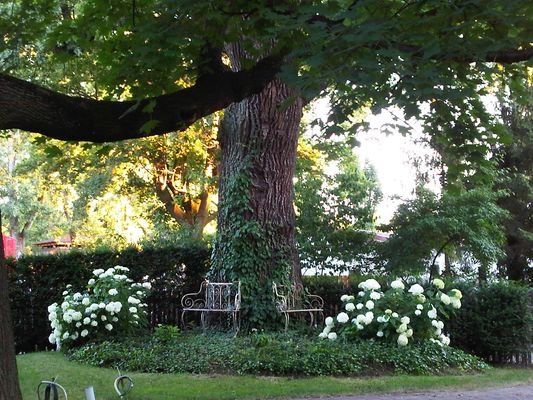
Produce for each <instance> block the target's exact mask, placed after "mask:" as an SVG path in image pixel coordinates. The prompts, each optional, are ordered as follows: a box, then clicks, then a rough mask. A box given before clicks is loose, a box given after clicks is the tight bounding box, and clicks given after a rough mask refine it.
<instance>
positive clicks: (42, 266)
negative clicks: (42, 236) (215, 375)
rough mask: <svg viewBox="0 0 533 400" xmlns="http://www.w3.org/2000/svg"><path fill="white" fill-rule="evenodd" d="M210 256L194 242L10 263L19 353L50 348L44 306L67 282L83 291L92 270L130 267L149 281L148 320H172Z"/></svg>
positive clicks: (134, 276) (139, 278) (58, 297)
mask: <svg viewBox="0 0 533 400" xmlns="http://www.w3.org/2000/svg"><path fill="white" fill-rule="evenodd" d="M209 257H210V250H209V249H208V248H206V247H201V246H198V247H194V246H193V247H182V248H179V247H176V248H163V249H156V248H149V249H144V250H137V249H128V250H125V251H122V252H111V251H105V252H94V253H82V252H72V253H65V254H59V255H54V256H27V257H22V258H20V259H18V260H16V261H11V262H10V264H9V269H10V282H9V286H10V293H9V295H10V299H11V306H12V310H13V321H14V329H15V341H16V348H17V352H21V351H23V352H26V351H33V350H35V349H44V348H46V347H50V344H49V342H48V334H49V333H50V329H49V322H48V312H47V307H48V306H49V305H50V304H52V303H54V302H60V301H61V300H62V295H61V293H62V292H63V290H64V288H65V287H66V286H67V285H68V284H71V285H72V287H73V288H74V289H75V290H82V289H84V288H85V287H86V283H87V281H88V280H89V279H90V278H91V276H92V271H93V270H94V269H96V268H104V269H107V268H110V267H114V266H116V265H121V266H124V267H127V268H129V270H130V277H131V278H132V279H133V280H135V281H142V280H143V278H144V277H147V279H148V280H149V282H150V283H151V285H152V294H151V296H150V297H149V298H148V299H147V303H148V310H149V317H150V321H149V322H150V324H151V325H152V326H155V325H157V324H159V323H175V322H176V321H177V317H178V315H179V310H178V307H179V300H180V298H181V296H182V295H183V294H184V293H187V292H191V291H196V290H198V287H199V286H200V282H201V280H202V278H203V277H204V276H205V274H206V272H207V270H208V267H209Z"/></svg>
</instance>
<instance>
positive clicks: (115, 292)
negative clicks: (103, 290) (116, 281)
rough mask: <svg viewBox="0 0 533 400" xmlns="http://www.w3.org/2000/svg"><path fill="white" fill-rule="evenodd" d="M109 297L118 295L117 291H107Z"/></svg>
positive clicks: (113, 289)
mask: <svg viewBox="0 0 533 400" xmlns="http://www.w3.org/2000/svg"><path fill="white" fill-rule="evenodd" d="M108 293H109V295H110V296H116V295H117V294H118V290H117V289H115V288H112V289H109V291H108Z"/></svg>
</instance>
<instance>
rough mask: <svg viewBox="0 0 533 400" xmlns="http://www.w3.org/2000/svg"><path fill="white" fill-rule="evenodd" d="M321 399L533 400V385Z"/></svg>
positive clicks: (311, 398) (312, 399)
mask: <svg viewBox="0 0 533 400" xmlns="http://www.w3.org/2000/svg"><path fill="white" fill-rule="evenodd" d="M320 398H321V399H327V400H425V399H428V400H455V399H457V400H531V399H533V385H516V386H508V387H495V388H484V389H477V390H463V391H457V390H439V391H428V392H412V393H387V394H380V395H363V396H328V397H320ZM316 399H317V398H316V397H314V398H313V397H306V398H302V399H299V400H316Z"/></svg>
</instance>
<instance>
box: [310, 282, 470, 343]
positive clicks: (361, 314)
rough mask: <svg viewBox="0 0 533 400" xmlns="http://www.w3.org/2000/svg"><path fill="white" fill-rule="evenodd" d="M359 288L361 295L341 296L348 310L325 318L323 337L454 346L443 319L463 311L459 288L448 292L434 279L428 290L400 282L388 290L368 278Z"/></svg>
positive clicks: (392, 283)
mask: <svg viewBox="0 0 533 400" xmlns="http://www.w3.org/2000/svg"><path fill="white" fill-rule="evenodd" d="M358 288H359V289H360V291H359V293H357V295H353V296H352V295H346V294H345V295H343V296H342V297H341V301H342V303H343V308H344V311H342V312H340V313H339V314H338V315H337V316H336V317H335V318H333V317H327V318H326V319H325V327H324V330H323V331H322V332H321V333H320V335H319V337H320V338H323V339H330V340H336V339H337V337H338V336H340V335H342V336H343V337H345V338H347V339H353V338H361V339H373V340H383V341H388V342H395V343H397V344H398V345H399V346H406V345H408V344H409V343H412V342H416V341H418V342H420V341H424V340H430V341H433V342H436V343H438V344H440V345H443V346H444V345H449V344H450V338H449V336H447V335H446V334H445V333H444V322H443V321H442V319H446V318H448V316H449V313H450V312H452V311H453V310H455V309H459V308H461V298H462V294H461V292H460V291H459V290H457V289H451V290H449V291H447V292H445V291H444V290H445V283H444V281H442V280H441V279H438V278H437V279H434V280H433V281H432V282H431V283H430V284H429V285H428V286H427V287H426V288H424V287H423V286H422V285H420V284H418V283H415V284H412V285H407V284H405V283H404V282H403V281H402V280H401V279H396V280H394V281H392V282H391V283H390V287H389V288H388V289H386V290H384V289H383V288H382V287H381V285H380V284H379V282H377V281H376V280H375V279H367V280H366V281H364V282H361V283H360V284H359V285H358Z"/></svg>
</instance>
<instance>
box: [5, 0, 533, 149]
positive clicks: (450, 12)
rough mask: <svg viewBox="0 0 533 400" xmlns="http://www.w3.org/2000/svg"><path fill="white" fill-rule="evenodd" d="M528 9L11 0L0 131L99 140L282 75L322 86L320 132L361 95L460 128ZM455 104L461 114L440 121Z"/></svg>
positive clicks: (178, 117)
mask: <svg viewBox="0 0 533 400" xmlns="http://www.w3.org/2000/svg"><path fill="white" fill-rule="evenodd" d="M532 7H533V6H532V5H531V2H529V1H525V0H517V1H512V2H505V3H502V2H501V1H496V0H491V1H469V2H462V1H443V0H432V1H413V2H405V1H400V0H387V1H382V2H374V1H368V0H366V1H361V0H360V1H347V0H330V1H312V0H311V1H296V0H286V1H260V0H255V1H234V2H228V3H225V4H223V5H221V4H220V2H219V1H216V0H212V1H202V2H197V1H190V0H167V1H155V0H140V1H134V2H132V1H130V0H122V1H114V2H113V3H112V4H110V3H109V2H99V1H96V2H94V1H75V2H73V1H70V2H69V1H63V0H56V1H44V0H32V1H27V0H13V1H11V2H8V3H4V4H3V5H1V6H0V13H1V14H0V15H1V16H0V30H1V31H2V32H5V33H4V35H3V43H2V50H1V52H0V55H1V56H0V60H1V61H2V64H1V67H0V73H1V74H0V128H3V129H7V128H20V129H25V130H29V131H35V132H41V133H43V134H45V135H48V136H51V137H56V138H60V139H64V140H87V141H95V142H102V141H115V140H121V139H127V138H136V137H142V136H146V135H155V134H160V133H166V132H170V131H174V130H177V129H184V128H186V127H187V126H189V125H190V124H191V123H193V122H194V121H195V120H197V119H198V118H201V117H203V116H205V115H209V114H211V113H212V112H214V111H215V110H218V109H222V108H224V107H226V106H227V105H229V104H230V103H232V102H236V101H239V100H242V99H243V98H245V97H247V96H249V95H251V94H253V93H258V92H259V91H260V90H262V89H263V88H264V87H265V85H266V84H267V83H268V82H270V81H271V80H272V79H273V78H274V77H275V76H276V75H278V76H281V77H282V78H283V79H284V80H285V81H286V82H288V83H290V84H291V85H292V86H295V87H298V88H299V90H300V91H301V93H302V94H303V95H304V97H306V98H312V97H314V96H316V95H318V94H319V93H324V92H329V93H330V94H331V96H332V105H333V109H332V113H331V116H330V120H329V121H327V122H326V124H325V125H326V126H325V128H327V131H328V132H329V133H332V132H334V131H335V130H336V129H338V128H336V127H337V122H338V121H340V120H345V119H346V118H348V117H349V116H350V115H351V113H352V112H353V110H355V109H357V108H359V107H361V106H370V107H373V108H374V109H378V108H379V107H382V106H385V105H390V104H398V105H400V106H402V108H404V110H405V111H406V114H407V116H408V117H409V116H414V115H416V116H421V115H424V114H426V116H429V115H430V114H431V115H432V116H433V119H434V120H433V123H435V122H436V121H435V118H436V116H439V118H440V123H439V125H440V128H439V129H440V130H441V132H440V133H441V134H442V135H443V136H445V135H444V130H445V128H446V125H448V126H447V128H448V131H453V130H454V129H455V130H460V131H461V135H467V132H472V131H473V130H479V126H480V124H481V122H482V121H480V117H482V116H483V115H482V114H483V107H482V105H481V104H480V102H479V96H480V95H481V94H483V92H484V89H483V86H484V83H483V77H486V76H487V75H488V74H491V73H493V69H492V67H491V65H494V64H495V63H499V64H509V63H515V62H520V61H527V60H530V59H531V57H532V56H533V47H532V46H531V43H530V42H531V41H530V38H531V36H532V32H531V30H532V28H531V26H532V25H533V24H531V15H533V10H532ZM20 26H24V29H23V30H21V29H18V28H17V27H20ZM237 41H238V42H239V43H240V45H241V46H242V47H243V48H244V50H245V51H246V52H247V54H248V57H247V58H246V60H243V61H242V64H243V65H240V66H239V67H240V69H241V70H240V71H238V72H231V71H230V69H229V68H228V65H227V64H228V63H229V62H228V59H227V57H226V56H225V54H224V45H225V44H227V43H232V42H237ZM487 63H489V64H487ZM42 69H48V70H49V71H50V72H49V73H43V72H42ZM36 70H40V71H41V72H40V73H39V74H36V73H35V71H36ZM19 78H21V79H23V80H21V79H19ZM58 78H59V79H58ZM55 82H60V84H59V85H58V84H56V83H55ZM44 87H49V88H51V89H53V90H54V91H51V90H49V89H45V88H44ZM66 94H68V95H69V96H66ZM120 100H122V101H120ZM424 103H430V104H431V108H430V111H429V112H428V111H427V109H424V107H423V106H422V105H423V104H424ZM425 110H426V111H425ZM460 113H462V114H463V115H465V116H467V117H462V118H461V119H460V120H458V121H457V123H453V122H450V121H455V120H456V117H457V115H459V114H460ZM446 118H449V121H448V122H447V123H446V124H445V123H443V120H444V119H446ZM435 129H437V128H435ZM472 134H473V133H472Z"/></svg>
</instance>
